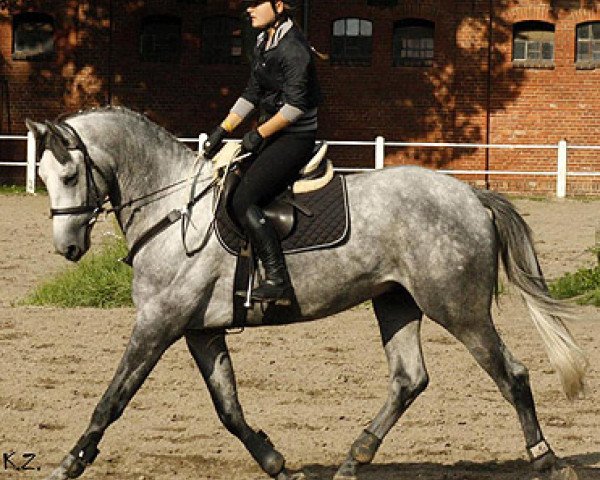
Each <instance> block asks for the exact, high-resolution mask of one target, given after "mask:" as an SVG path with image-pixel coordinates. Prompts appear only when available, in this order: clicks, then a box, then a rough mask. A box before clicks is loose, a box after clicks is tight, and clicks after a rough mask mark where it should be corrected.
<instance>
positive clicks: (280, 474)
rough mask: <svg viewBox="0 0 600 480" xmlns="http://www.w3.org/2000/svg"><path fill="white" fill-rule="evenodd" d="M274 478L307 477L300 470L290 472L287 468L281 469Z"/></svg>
mask: <svg viewBox="0 0 600 480" xmlns="http://www.w3.org/2000/svg"><path fill="white" fill-rule="evenodd" d="M275 480H308V479H307V478H306V475H304V474H303V473H302V472H297V473H290V472H288V471H287V470H283V471H282V472H281V473H279V475H277V477H275Z"/></svg>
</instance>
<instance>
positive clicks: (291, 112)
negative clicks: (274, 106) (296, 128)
mask: <svg viewBox="0 0 600 480" xmlns="http://www.w3.org/2000/svg"><path fill="white" fill-rule="evenodd" d="M279 113H281V115H283V118H285V119H286V120H287V121H288V122H290V123H294V122H295V121H296V120H298V119H299V118H300V117H301V116H302V115H304V112H303V111H302V110H300V109H299V108H298V107H294V106H293V105H290V104H289V103H286V104H285V105H284V106H283V107H281V109H280V110H279Z"/></svg>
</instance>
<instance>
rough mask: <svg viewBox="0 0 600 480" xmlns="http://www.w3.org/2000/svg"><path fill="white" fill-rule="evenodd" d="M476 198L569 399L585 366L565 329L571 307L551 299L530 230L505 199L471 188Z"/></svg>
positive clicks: (580, 384) (577, 388)
mask: <svg viewBox="0 0 600 480" xmlns="http://www.w3.org/2000/svg"><path fill="white" fill-rule="evenodd" d="M474 191H475V194H476V195H477V198H479V200H480V201H481V203H482V204H483V205H484V206H485V207H486V208H488V209H489V210H490V211H491V212H492V215H493V222H494V226H495V228H496V236H497V239H498V244H499V255H500V258H501V259H502V263H503V265H504V269H505V271H506V275H507V277H508V279H509V280H510V281H511V282H512V283H514V284H515V285H516V286H517V287H518V288H519V290H520V293H521V295H522V296H523V298H524V300H525V303H526V304H527V307H528V308H529V313H530V314H531V318H532V320H533V323H534V324H535V326H536V328H537V330H538V332H539V333H540V335H541V337H542V339H543V341H544V345H545V347H546V352H547V354H548V357H549V359H550V363H551V364H552V366H553V367H554V369H555V370H556V372H557V373H558V375H559V377H560V380H561V382H562V386H563V390H564V392H565V394H566V395H567V397H568V398H570V399H572V398H574V397H576V396H577V394H578V393H579V392H580V391H581V390H582V389H583V377H584V375H585V370H586V367H587V359H586V356H585V353H584V352H583V350H582V349H581V347H579V345H577V343H576V342H575V340H574V339H573V337H572V336H571V333H570V332H569V330H568V329H567V327H566V326H565V324H564V322H563V320H562V319H563V318H575V317H576V314H575V313H574V311H573V307H572V306H571V305H569V304H567V303H565V302H562V301H560V300H556V299H554V298H552V297H551V296H550V295H549V293H548V287H547V285H546V281H545V280H544V276H543V274H542V270H541V268H540V264H539V262H538V259H537V255H536V253H535V249H534V246H533V239H532V234H531V229H530V228H529V225H527V223H526V222H525V220H524V219H523V217H522V216H521V215H519V213H518V212H517V211H516V209H515V207H514V206H513V204H512V203H511V202H510V201H509V200H507V199H506V198H505V197H504V196H502V195H500V194H498V193H495V192H490V191H484V190H477V189H474Z"/></svg>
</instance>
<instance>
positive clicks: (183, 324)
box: [26, 107, 586, 480]
mask: <svg viewBox="0 0 600 480" xmlns="http://www.w3.org/2000/svg"><path fill="white" fill-rule="evenodd" d="M26 123H27V127H28V129H29V130H30V131H31V132H32V133H33V135H34V137H35V139H36V143H37V146H38V151H39V153H40V166H39V174H40V176H41V178H42V180H43V181H44V183H45V185H46V187H47V190H48V194H49V200H50V206H51V216H52V217H53V241H54V246H55V249H56V252H57V253H59V254H61V255H63V256H64V257H65V258H66V259H67V260H70V261H78V260H79V259H80V258H81V257H82V256H83V255H84V254H85V253H86V252H87V251H88V249H89V248H90V232H91V230H92V227H93V224H94V222H95V220H96V218H97V216H98V215H99V213H100V212H102V211H104V210H106V208H105V206H104V205H105V204H106V203H105V202H108V201H109V202H110V204H111V206H112V210H113V211H114V213H115V216H116V218H117V221H118V223H119V225H120V228H121V229H122V230H123V233H124V235H125V239H126V241H127V244H128V246H129V247H130V248H131V247H133V246H134V245H135V244H136V242H138V241H139V239H140V237H142V236H144V235H145V234H146V233H147V232H148V231H149V230H152V229H153V228H155V227H156V225H157V224H158V223H160V222H161V219H164V218H166V217H168V216H169V214H170V212H173V211H180V210H181V207H182V206H183V205H186V204H188V202H189V197H190V193H189V191H190V189H191V188H192V187H191V185H193V187H194V191H196V192H197V191H201V194H198V195H197V196H196V200H197V202H195V204H194V208H193V209H189V210H190V212H189V215H188V217H189V218H187V225H188V227H189V226H190V225H192V226H193V228H192V227H190V228H188V229H187V231H188V234H187V236H186V242H188V243H189V244H197V245H198V248H196V249H195V250H194V251H193V252H192V253H190V251H189V249H188V248H187V247H186V245H184V243H183V242H182V239H181V231H180V229H179V228H176V227H175V226H172V225H170V226H166V227H165V228H160V229H155V234H154V235H153V236H152V238H150V239H148V241H147V242H145V243H144V245H143V246H142V247H141V248H138V251H137V253H136V255H135V256H134V257H133V259H132V268H133V272H134V279H133V285H132V297H133V301H134V304H135V307H136V320H135V325H134V328H133V332H132V334H131V338H130V339H129V342H128V345H127V347H126V349H125V351H124V353H123V356H122V359H121V361H120V363H119V365H118V367H117V369H116V372H115V374H114V377H113V378H112V380H111V382H110V384H109V386H108V388H107V389H106V391H105V393H104V395H103V396H102V398H101V399H100V400H99V402H98V403H97V406H96V407H95V409H94V411H93V414H92V415H91V419H90V421H89V425H88V427H87V429H86V430H85V431H84V432H83V434H82V435H81V437H80V438H79V440H78V441H77V442H76V444H75V446H74V447H73V449H72V450H71V451H70V452H69V453H68V454H66V455H65V457H64V459H63V460H62V462H61V463H60V464H59V466H58V467H56V468H55V469H54V470H53V471H52V473H51V474H50V475H49V476H48V477H47V479H46V480H65V479H67V478H76V477H78V476H80V475H81V474H82V473H83V472H84V470H85V469H86V468H87V467H88V466H89V465H91V464H92V462H93V461H94V459H95V458H96V456H97V455H98V453H99V450H98V444H99V442H100V441H101V439H102V437H103V435H104V433H105V431H106V429H107V428H108V427H109V425H111V424H112V423H113V422H114V421H116V420H117V419H118V418H119V417H120V416H121V414H122V413H123V411H124V409H125V408H126V406H127V404H128V403H129V401H130V400H131V399H132V397H133V396H134V394H135V392H136V391H137V390H138V389H139V388H140V386H141V385H142V383H143V382H144V380H145V379H146V378H147V376H148V375H149V373H150V372H151V370H152V369H153V367H154V366H155V365H156V363H157V362H158V360H159V359H160V357H161V355H163V353H164V352H165V351H166V350H167V348H169V346H170V345H172V344H173V343H174V342H175V341H177V340H179V339H181V338H182V337H183V338H185V340H186V342H187V347H188V349H189V351H190V353H191V355H192V356H193V358H194V360H195V363H196V364H197V366H198V368H199V370H200V372H201V375H202V377H203V378H204V380H205V383H206V385H207V388H208V390H209V392H210V395H211V398H212V400H213V403H214V407H215V409H216V412H217V414H218V416H219V418H220V420H221V422H222V423H223V425H224V426H225V428H226V429H227V430H228V431H229V432H231V433H232V434H233V435H235V436H236V437H237V438H238V439H239V440H240V441H241V442H242V443H243V445H244V446H245V448H246V449H247V450H248V452H249V453H250V455H251V456H252V457H253V459H254V460H255V461H256V462H257V463H258V465H259V466H260V467H261V468H262V470H263V471H264V472H265V474H266V475H268V476H270V477H271V478H274V479H276V480H291V479H294V478H301V477H302V473H301V472H291V471H289V470H288V469H286V467H285V459H284V457H283V455H282V454H281V453H280V452H279V451H278V450H277V449H276V448H275V446H274V445H273V443H272V442H271V440H270V439H269V438H268V436H267V435H266V434H264V433H263V432H262V431H255V430H254V429H252V428H251V427H250V426H249V425H248V424H247V423H246V421H245V419H244V414H243V410H242V407H241V405H240V403H239V401H238V396H237V389H236V384H235V378H234V371H233V367H232V363H231V359H230V355H229V352H228V348H227V344H226V335H227V334H228V333H229V331H230V329H229V327H231V326H232V314H233V306H232V284H233V276H234V269H235V262H236V258H235V256H234V255H231V254H229V253H227V252H226V251H225V250H224V249H223V247H222V245H221V244H220V243H219V241H218V240H217V239H216V238H215V236H216V235H215V234H214V232H213V231H212V230H211V226H212V225H213V222H214V202H215V199H214V196H213V195H210V192H211V191H213V189H214V188H215V187H214V186H213V185H214V181H213V180H212V177H213V173H214V172H213V170H214V167H213V165H212V163H211V162H210V161H208V160H205V159H203V158H202V156H201V155H197V154H196V153H195V152H194V151H193V150H192V149H190V148H188V147H187V146H185V145H184V144H183V143H181V142H179V141H178V140H177V138H175V137H174V136H173V135H172V134H170V133H169V132H168V131H166V130H165V129H163V128H162V127H160V126H158V125H156V124H155V123H153V122H151V121H150V120H149V119H147V118H146V117H145V116H144V115H141V114H139V113H136V112H134V111H132V110H129V109H126V108H123V107H104V108H98V109H91V110H86V111H81V112H78V113H75V114H71V115H69V116H66V117H64V118H63V119H62V120H61V121H60V122H58V121H54V122H51V121H44V122H35V121H31V120H29V119H28V120H27V122H26ZM346 182H347V201H348V205H349V211H350V219H351V227H350V231H349V234H348V237H347V239H346V241H345V242H343V243H342V244H341V245H339V246H337V247H335V248H327V249H320V250H313V251H306V252H299V253H296V254H292V255H288V256H287V264H288V268H289V271H290V275H291V279H292V283H293V288H294V293H295V301H296V306H297V308H287V307H278V309H277V310H276V311H277V316H276V318H275V319H274V320H273V319H272V318H271V320H269V323H270V324H277V325H286V324H291V323H294V322H306V321H312V320H317V319H320V318H323V317H326V316H329V315H332V314H335V313H338V312H341V311H344V310H346V309H348V308H351V307H353V306H356V305H358V304H361V303H363V302H366V301H369V300H370V301H371V302H372V305H373V310H374V313H375V316H376V318H377V323H378V326H379V329H380V333H381V341H382V344H383V348H384V350H385V354H386V356H387V361H388V363H389V372H390V373H389V389H388V396H387V399H385V401H384V403H383V406H382V407H381V410H380V411H379V412H378V413H377V414H376V415H375V416H374V418H373V419H372V421H371V422H370V424H369V425H368V427H367V428H366V429H364V430H363V431H362V432H361V433H360V434H359V435H358V436H357V438H356V440H355V441H354V443H353V444H352V445H351V446H350V448H349V451H348V454H347V456H346V457H345V459H344V461H343V462H342V464H341V465H340V467H339V469H338V471H337V473H336V475H335V478H336V479H341V480H349V479H355V478H357V475H358V472H359V471H360V468H361V467H362V466H363V465H366V464H369V463H371V462H372V460H373V458H374V456H375V454H376V452H377V450H378V448H379V446H380V445H381V442H382V441H383V440H384V438H385V436H386V434H387V433H388V432H389V431H390V429H391V428H392V427H393V426H394V424H395V423H396V422H397V421H398V419H399V418H400V416H401V415H402V414H403V413H404V412H405V411H406V409H407V408H408V407H409V406H410V405H411V404H412V402H413V401H414V400H415V399H416V398H417V396H418V395H419V394H420V393H421V392H423V391H424V390H425V389H426V387H427V385H428V382H429V377H428V374H427V371H426V368H425V365H424V361H423V355H422V349H421V343H420V327H421V322H422V319H423V316H424V315H426V316H427V317H429V318H430V319H431V320H432V321H434V322H436V323H438V324H439V325H441V326H442V327H443V328H445V329H446V330H447V331H448V332H450V333H451V334H452V335H453V336H454V337H455V338H456V339H458V340H459V341H460V342H462V343H463V344H464V345H465V346H466V348H467V349H468V351H469V352H470V353H471V354H472V355H473V357H474V358H475V360H476V361H477V362H478V364H479V365H480V366H481V367H482V368H483V369H484V370H485V372H487V374H488V375H489V376H490V377H491V378H492V379H493V381H494V382H495V383H496V385H497V387H498V389H499V390H500V392H501V394H502V395H503V396H504V398H505V399H506V400H507V401H508V402H509V403H510V404H511V405H512V406H513V407H514V409H515V410H516V414H517V416H518V419H519V421H520V424H521V427H522V431H523V435H524V439H525V447H526V451H527V453H528V455H529V458H530V460H531V463H532V468H533V469H534V470H535V471H536V472H541V473H539V475H547V476H552V478H560V477H557V475H567V473H565V471H566V470H567V469H570V470H571V474H572V473H574V471H573V470H572V469H571V467H569V466H568V465H565V464H564V463H563V460H562V459H560V458H559V457H558V456H557V455H556V454H555V453H554V451H553V450H552V448H551V447H550V445H549V444H548V442H547V441H546V440H545V438H544V435H543V433H542V430H541V427H540V424H539V422H538V419H537V417H536V413H535V405H534V399H533V395H532V392H531V388H530V384H529V373H528V370H527V368H526V367H525V366H524V365H523V364H522V363H521V362H519V361H518V360H517V359H515V358H514V357H513V355H512V354H511V353H510V351H509V350H508V348H507V347H506V345H505V344H504V343H503V341H502V339H501V338H500V336H499V335H498V333H497V330H496V329H495V327H494V324H493V322H492V316H491V305H492V302H493V300H494V296H495V295H497V293H498V274H499V265H500V263H502V265H503V266H504V269H505V271H506V274H507V277H508V279H509V280H510V282H511V283H512V284H514V285H515V286H516V287H517V289H518V290H519V292H520V293H521V294H522V297H523V299H524V301H525V303H526V304H527V306H528V308H529V311H530V313H531V318H532V321H533V322H534V324H535V326H536V327H537V330H538V331H539V333H540V334H541V337H542V339H543V340H544V342H545V347H546V351H547V353H548V356H549V360H550V362H551V364H552V366H553V367H554V369H555V371H556V372H557V373H558V375H559V377H560V379H561V382H562V386H563V389H564V391H565V393H566V395H567V396H568V397H569V398H574V397H576V396H577V395H578V394H579V393H580V392H581V391H582V387H583V379H584V375H585V369H586V357H585V353H584V352H583V351H582V350H581V348H580V347H579V346H578V345H577V343H576V341H575V340H574V338H573V337H572V335H571V334H570V333H569V331H568V328H567V327H566V324H565V321H564V320H566V319H568V318H569V317H570V316H575V317H576V316H577V315H576V314H574V312H573V310H572V309H571V308H569V307H568V306H567V305H565V304H564V303H563V302H560V301H557V300H554V299H553V298H551V297H550V295H549V293H548V289H547V285H546V282H545V280H544V277H543V274H542V271H541V268H540V265H539V262H538V259H537V256H536V252H535V250H534V245H533V241H532V233H531V230H530V228H529V226H528V225H527V223H526V222H525V220H524V219H523V218H522V217H521V216H520V215H519V213H518V212H517V211H516V209H515V207H514V206H513V205H512V204H511V203H510V202H509V201H508V200H507V199H506V198H505V197H504V196H502V195H500V194H498V193H494V192H491V191H483V190H478V189H475V188H473V187H471V186H469V185H467V184H466V183H463V182H461V181H459V180H457V179H454V178H452V177H450V176H446V175H443V174H440V173H436V172H433V171H431V170H428V169H425V168H420V167H416V166H405V167H396V168H386V169H383V170H379V171H372V172H366V173H361V174H353V175H348V176H347V178H346ZM188 187H189V188H188ZM382 206H385V208H383V209H382ZM183 221H184V219H183V218H181V219H177V218H176V219H175V220H174V221H173V224H175V223H181V222H183ZM260 307H261V306H260V305H259V306H258V310H260ZM257 318H258V317H257ZM253 325H255V326H260V325H261V323H260V320H258V321H256V322H254V324H253ZM341 328H343V327H341ZM569 478H573V477H572V476H571V477H569Z"/></svg>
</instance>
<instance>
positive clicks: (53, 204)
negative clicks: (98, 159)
mask: <svg viewBox="0 0 600 480" xmlns="http://www.w3.org/2000/svg"><path fill="white" fill-rule="evenodd" d="M26 124H27V128H28V129H29V130H30V131H31V132H32V133H33V135H34V137H35V139H36V145H37V154H38V158H39V159H40V167H39V174H40V177H41V178H42V180H43V182H44V183H45V184H46V188H47V189H48V195H49V196H50V216H51V217H52V218H53V235H54V247H55V248H56V251H57V252H58V253H60V254H61V255H63V256H64V257H65V258H67V259H68V260H71V261H74V262H76V261H78V260H79V259H80V258H81V257H82V256H83V255H84V254H85V253H86V252H87V251H88V249H89V247H90V232H91V229H92V226H93V224H94V222H95V220H96V218H97V216H98V214H99V213H100V212H101V211H102V205H103V200H104V198H105V197H106V194H107V182H106V180H105V177H104V176H103V175H102V173H101V171H100V170H99V169H98V167H97V166H96V165H95V164H94V162H93V161H92V159H91V158H90V156H89V153H88V150H87V147H86V145H85V144H84V143H83V141H82V140H81V137H80V136H79V134H78V133H77V132H76V130H75V129H74V128H73V127H72V126H71V125H69V124H67V123H60V124H55V123H52V122H49V121H46V122H44V123H37V122H33V121H31V120H27V121H26Z"/></svg>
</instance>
